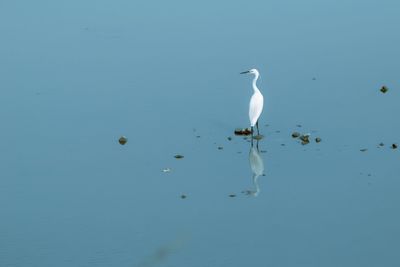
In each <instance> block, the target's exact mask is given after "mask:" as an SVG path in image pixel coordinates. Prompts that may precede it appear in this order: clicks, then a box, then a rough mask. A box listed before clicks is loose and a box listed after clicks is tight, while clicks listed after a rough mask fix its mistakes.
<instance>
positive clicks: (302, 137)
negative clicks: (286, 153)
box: [299, 134, 310, 145]
mask: <svg viewBox="0 0 400 267" xmlns="http://www.w3.org/2000/svg"><path fill="white" fill-rule="evenodd" d="M299 139H300V140H301V144H302V145H307V144H308V143H310V134H302V135H300V137H299Z"/></svg>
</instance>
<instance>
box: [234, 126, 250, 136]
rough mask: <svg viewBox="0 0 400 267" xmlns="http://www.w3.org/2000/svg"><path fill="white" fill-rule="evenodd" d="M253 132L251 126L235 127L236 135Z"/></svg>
mask: <svg viewBox="0 0 400 267" xmlns="http://www.w3.org/2000/svg"><path fill="white" fill-rule="evenodd" d="M250 134H251V128H243V129H242V128H236V129H235V135H250Z"/></svg>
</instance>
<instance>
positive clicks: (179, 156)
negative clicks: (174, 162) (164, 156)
mask: <svg viewBox="0 0 400 267" xmlns="http://www.w3.org/2000/svg"><path fill="white" fill-rule="evenodd" d="M174 158H176V159H183V158H184V156H183V155H179V154H178V155H175V156H174Z"/></svg>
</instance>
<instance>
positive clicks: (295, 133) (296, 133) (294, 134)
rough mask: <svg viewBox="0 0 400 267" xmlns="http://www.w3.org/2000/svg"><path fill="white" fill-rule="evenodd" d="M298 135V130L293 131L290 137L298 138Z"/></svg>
mask: <svg viewBox="0 0 400 267" xmlns="http://www.w3.org/2000/svg"><path fill="white" fill-rule="evenodd" d="M299 136H300V133H299V132H294V133H292V137H293V138H298V137H299Z"/></svg>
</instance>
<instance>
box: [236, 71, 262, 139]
mask: <svg viewBox="0 0 400 267" xmlns="http://www.w3.org/2000/svg"><path fill="white" fill-rule="evenodd" d="M246 73H251V74H254V79H253V90H254V93H253V95H252V96H251V98H250V103H249V119H250V126H251V135H252V136H253V132H254V131H253V129H254V126H257V134H258V135H260V130H259V128H258V119H259V118H260V115H261V113H262V111H263V106H264V97H263V95H262V94H261V92H260V89H258V87H257V80H258V78H259V77H260V73H259V72H258V70H257V69H251V70H247V71H243V72H241V73H240V74H246Z"/></svg>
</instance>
